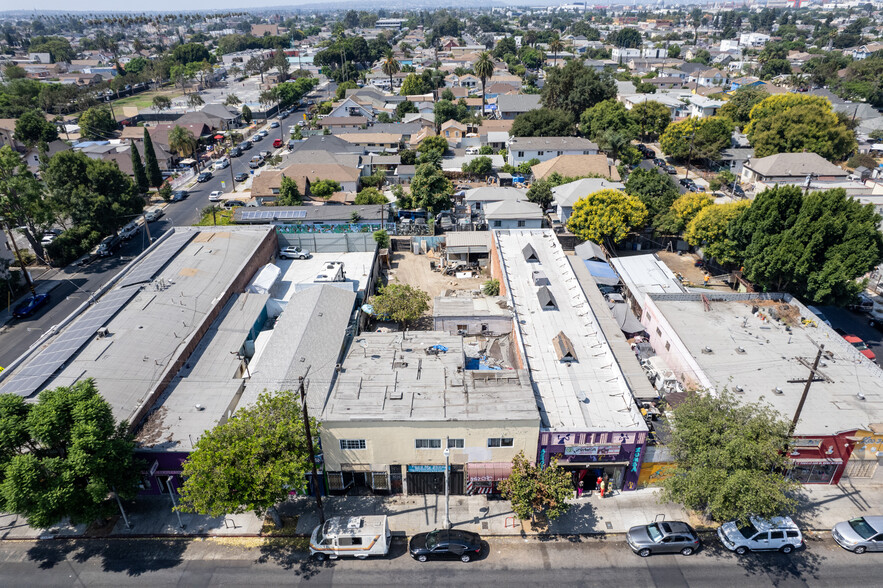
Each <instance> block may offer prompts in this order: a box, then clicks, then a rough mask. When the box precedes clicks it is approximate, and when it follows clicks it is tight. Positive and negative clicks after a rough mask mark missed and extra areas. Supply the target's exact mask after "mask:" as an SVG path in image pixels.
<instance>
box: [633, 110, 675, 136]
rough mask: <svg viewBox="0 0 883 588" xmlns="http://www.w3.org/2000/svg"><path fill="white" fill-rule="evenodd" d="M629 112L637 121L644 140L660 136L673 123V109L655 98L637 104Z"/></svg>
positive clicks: (636, 123)
mask: <svg viewBox="0 0 883 588" xmlns="http://www.w3.org/2000/svg"><path fill="white" fill-rule="evenodd" d="M628 113H629V116H630V117H632V120H633V121H635V125H636V126H637V127H638V132H639V133H640V137H641V140H642V141H646V140H648V139H656V138H658V137H659V136H660V135H661V134H662V133H663V132H665V129H666V128H667V127H668V125H669V124H671V111H670V110H669V109H668V106H666V105H665V104H662V103H661V102H656V101H655V100H647V101H644V102H641V103H639V104H635V105H634V106H633V107H632V109H631V110H629V111H628Z"/></svg>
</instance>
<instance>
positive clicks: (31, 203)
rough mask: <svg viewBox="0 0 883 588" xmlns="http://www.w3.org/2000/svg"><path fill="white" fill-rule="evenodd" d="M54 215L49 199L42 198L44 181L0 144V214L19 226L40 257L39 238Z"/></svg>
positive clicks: (14, 153) (13, 152)
mask: <svg viewBox="0 0 883 588" xmlns="http://www.w3.org/2000/svg"><path fill="white" fill-rule="evenodd" d="M54 217H55V215H54V214H53V211H52V207H51V205H50V203H49V201H48V200H46V199H44V198H43V185H42V184H41V183H40V180H38V179H37V177H36V176H35V175H34V174H33V173H31V171H30V170H29V169H28V166H27V162H25V160H24V159H23V158H22V156H21V155H20V154H19V153H18V152H16V151H14V150H13V149H12V147H10V146H9V145H4V146H3V147H0V218H3V219H4V220H5V221H6V222H7V223H9V224H10V225H12V226H15V227H18V230H19V231H20V232H22V233H23V234H24V235H25V238H26V239H27V240H28V244H29V245H30V246H31V250H32V251H33V252H34V253H36V254H37V255H38V256H39V257H41V258H43V257H45V254H44V252H43V246H42V244H41V243H40V240H41V239H42V237H43V232H44V231H45V230H46V229H48V228H49V226H50V225H51V224H52V222H53V221H54V220H55V218H54Z"/></svg>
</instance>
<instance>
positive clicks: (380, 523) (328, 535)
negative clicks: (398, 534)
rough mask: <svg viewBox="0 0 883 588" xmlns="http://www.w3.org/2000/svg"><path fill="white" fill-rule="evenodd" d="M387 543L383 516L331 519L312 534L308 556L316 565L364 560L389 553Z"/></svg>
mask: <svg viewBox="0 0 883 588" xmlns="http://www.w3.org/2000/svg"><path fill="white" fill-rule="evenodd" d="M389 542H390V532H389V524H388V522H387V519H386V515H371V516H362V517H334V518H330V519H328V520H327V521H325V524H324V525H320V526H318V527H316V528H315V529H314V530H313V534H312V535H311V536H310V555H311V556H313V557H315V558H316V559H317V560H319V561H322V560H324V559H325V558H326V557H327V558H329V559H337V558H338V557H341V556H348V557H355V558H358V559H367V557H368V556H369V555H381V556H385V555H386V554H387V553H389Z"/></svg>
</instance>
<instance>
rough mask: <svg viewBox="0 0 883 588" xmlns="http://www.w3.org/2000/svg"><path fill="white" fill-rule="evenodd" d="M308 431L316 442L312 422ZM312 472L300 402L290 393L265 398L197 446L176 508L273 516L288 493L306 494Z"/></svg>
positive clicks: (186, 468) (187, 463)
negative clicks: (304, 491) (300, 492)
mask: <svg viewBox="0 0 883 588" xmlns="http://www.w3.org/2000/svg"><path fill="white" fill-rule="evenodd" d="M309 427H310V431H311V435H312V437H313V439H318V436H319V431H318V428H319V427H318V423H317V422H316V420H315V419H312V418H311V419H310V422H309ZM310 470H311V466H310V453H309V447H308V445H307V437H306V427H305V426H304V419H303V412H302V409H301V401H300V398H299V397H298V395H297V394H295V393H293V392H292V391H291V390H283V391H279V392H273V393H264V394H261V395H260V396H259V397H258V399H257V402H255V404H253V405H251V406H247V407H244V408H240V409H238V410H237V411H236V412H235V413H234V414H233V416H232V417H231V418H230V419H228V420H227V422H225V423H223V424H221V425H218V426H216V427H215V428H214V429H211V430H210V431H206V432H205V433H204V434H203V435H202V437H200V438H199V440H198V441H197V442H196V447H194V449H193V452H192V453H191V454H190V456H189V457H188V459H187V461H185V462H184V475H183V478H184V485H183V486H182V487H181V489H180V493H181V502H180V505H179V507H178V508H179V510H182V511H185V512H197V513H200V514H206V515H210V516H216V517H219V516H224V515H226V514H239V513H244V512H247V511H252V512H254V513H255V515H257V516H259V517H263V516H264V515H265V514H267V513H268V512H269V513H270V514H275V512H276V511H275V509H276V505H277V504H278V503H280V502H283V501H285V500H287V499H288V493H289V492H290V491H291V490H295V489H297V490H302V489H304V488H306V486H307V474H308V473H309V472H310ZM276 518H277V517H275V516H274V519H276Z"/></svg>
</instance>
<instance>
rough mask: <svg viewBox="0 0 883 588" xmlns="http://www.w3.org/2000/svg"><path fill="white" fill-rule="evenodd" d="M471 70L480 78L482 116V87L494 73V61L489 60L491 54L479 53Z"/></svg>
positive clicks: (482, 108)
mask: <svg viewBox="0 0 883 588" xmlns="http://www.w3.org/2000/svg"><path fill="white" fill-rule="evenodd" d="M472 71H474V72H475V75H477V76H478V78H479V79H480V80H481V116H484V87H485V85H486V84H487V81H488V80H489V79H490V78H491V77H493V75H494V62H493V61H491V54H490V53H488V52H487V51H482V52H481V53H479V54H478V59H476V60H475V65H474V66H473V67H472Z"/></svg>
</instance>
